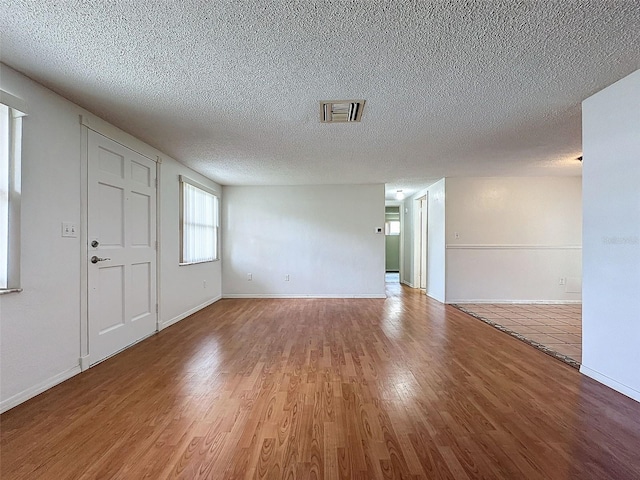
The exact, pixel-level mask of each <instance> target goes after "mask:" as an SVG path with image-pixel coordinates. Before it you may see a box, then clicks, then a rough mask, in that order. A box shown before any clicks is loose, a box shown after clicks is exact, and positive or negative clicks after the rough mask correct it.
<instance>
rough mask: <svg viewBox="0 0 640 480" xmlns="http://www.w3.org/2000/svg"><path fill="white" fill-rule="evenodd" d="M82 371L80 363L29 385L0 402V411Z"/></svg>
mask: <svg viewBox="0 0 640 480" xmlns="http://www.w3.org/2000/svg"><path fill="white" fill-rule="evenodd" d="M80 372H81V370H80V365H76V366H75V367H73V368H70V369H69V370H65V371H64V372H61V373H59V374H57V375H54V376H53V377H51V378H48V379H47V380H45V381H44V382H40V383H38V384H37V385H34V386H33V387H29V388H27V389H26V390H23V391H22V392H20V393H17V394H15V395H14V396H12V397H9V398H7V399H6V400H3V401H2V402H0V413H4V412H6V411H7V410H10V409H12V408H13V407H17V406H18V405H20V404H21V403H24V402H26V401H27V400H29V399H31V398H33V397H35V396H37V395H40V394H41V393H42V392H44V391H46V390H49V389H50V388H52V387H55V386H56V385H58V384H60V383H62V382H64V381H65V380H68V379H70V378H71V377H74V376H76V375H77V374H79V373H80Z"/></svg>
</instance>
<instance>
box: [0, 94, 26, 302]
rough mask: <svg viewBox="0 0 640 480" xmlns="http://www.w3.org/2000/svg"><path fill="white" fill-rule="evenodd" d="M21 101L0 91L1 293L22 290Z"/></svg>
mask: <svg viewBox="0 0 640 480" xmlns="http://www.w3.org/2000/svg"><path fill="white" fill-rule="evenodd" d="M21 103H22V102H21V100H20V99H17V98H15V97H13V96H11V95H9V94H7V93H6V92H3V91H0V292H4V293H6V292H8V291H13V290H19V289H20V194H21V190H20V189H21V186H20V185H21V177H20V172H21V168H20V157H21V151H22V117H23V116H24V115H25V114H24V113H23V111H22V110H23V108H16V106H18V107H19V106H20V104H21Z"/></svg>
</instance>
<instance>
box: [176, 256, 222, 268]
mask: <svg viewBox="0 0 640 480" xmlns="http://www.w3.org/2000/svg"><path fill="white" fill-rule="evenodd" d="M219 261H220V259H219V258H214V259H213V260H201V261H199V262H184V263H179V264H178V266H180V267H186V266H187V265H199V264H201V263H213V262H219Z"/></svg>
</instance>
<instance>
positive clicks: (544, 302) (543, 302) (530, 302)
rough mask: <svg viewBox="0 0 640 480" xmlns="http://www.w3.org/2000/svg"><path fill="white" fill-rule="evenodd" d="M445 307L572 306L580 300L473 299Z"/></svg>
mask: <svg viewBox="0 0 640 480" xmlns="http://www.w3.org/2000/svg"><path fill="white" fill-rule="evenodd" d="M446 303H447V305H451V304H452V303H503V304H505V305H514V304H521V305H574V304H581V303H582V300H500V299H494V300H491V299H489V300H487V299H486V298H483V299H482V300H474V299H467V298H465V299H458V300H447V301H446Z"/></svg>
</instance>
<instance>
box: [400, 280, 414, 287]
mask: <svg viewBox="0 0 640 480" xmlns="http://www.w3.org/2000/svg"><path fill="white" fill-rule="evenodd" d="M400 283H402V284H404V285H406V286H407V287H409V288H416V287H414V286H413V284H412V283H409V282H407V281H405V280H400Z"/></svg>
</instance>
